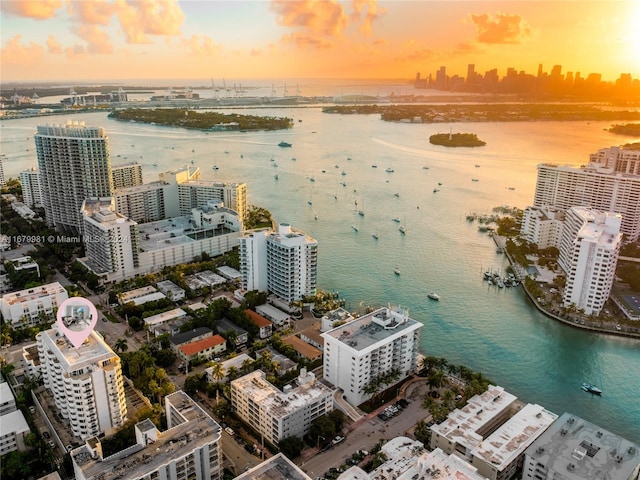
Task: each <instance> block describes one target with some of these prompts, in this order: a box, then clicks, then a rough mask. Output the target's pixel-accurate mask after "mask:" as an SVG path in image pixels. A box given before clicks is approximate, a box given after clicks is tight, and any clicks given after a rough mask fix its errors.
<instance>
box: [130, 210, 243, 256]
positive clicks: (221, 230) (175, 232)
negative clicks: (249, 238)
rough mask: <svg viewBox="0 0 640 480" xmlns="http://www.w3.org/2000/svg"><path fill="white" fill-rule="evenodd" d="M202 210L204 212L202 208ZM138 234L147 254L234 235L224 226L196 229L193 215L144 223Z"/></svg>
mask: <svg viewBox="0 0 640 480" xmlns="http://www.w3.org/2000/svg"><path fill="white" fill-rule="evenodd" d="M201 210H203V211H204V209H202V208H201ZM217 211H218V212H221V213H224V212H226V211H228V212H230V213H234V214H235V212H233V210H228V209H222V208H220V209H218V210H217ZM138 232H139V235H140V248H141V249H142V250H143V251H145V252H147V251H151V250H160V249H163V248H167V247H170V246H172V245H180V244H186V243H192V242H195V241H197V240H201V239H205V238H211V237H218V236H220V235H226V234H229V233H234V232H233V231H232V230H230V229H228V228H226V227H225V226H224V225H223V224H219V225H210V224H207V223H205V224H204V225H203V226H202V227H196V226H195V225H194V223H193V221H192V219H191V215H182V216H179V217H173V218H168V219H165V220H158V221H157V222H149V223H142V224H139V225H138Z"/></svg>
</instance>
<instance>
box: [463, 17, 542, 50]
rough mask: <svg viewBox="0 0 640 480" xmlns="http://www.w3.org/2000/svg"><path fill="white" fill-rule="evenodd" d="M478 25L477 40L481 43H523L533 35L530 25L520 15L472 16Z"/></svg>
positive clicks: (472, 19)
mask: <svg viewBox="0 0 640 480" xmlns="http://www.w3.org/2000/svg"><path fill="white" fill-rule="evenodd" d="M471 21H472V22H473V23H474V24H475V25H476V28H477V35H476V39H477V40H478V42H480V43H521V42H522V41H523V40H526V39H527V38H528V37H530V36H531V35H532V33H533V32H532V30H531V27H530V26H529V24H528V23H527V22H526V21H525V20H524V19H523V18H522V17H521V16H520V15H509V14H506V13H497V14H496V15H495V17H494V16H493V15H491V14H488V13H483V14H481V15H474V14H472V15H471Z"/></svg>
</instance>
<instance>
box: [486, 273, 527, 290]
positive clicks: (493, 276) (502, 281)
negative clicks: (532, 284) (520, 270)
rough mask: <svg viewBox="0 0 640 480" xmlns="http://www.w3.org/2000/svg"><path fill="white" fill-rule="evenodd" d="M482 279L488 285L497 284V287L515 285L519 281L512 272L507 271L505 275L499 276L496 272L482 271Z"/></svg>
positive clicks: (518, 283)
mask: <svg viewBox="0 0 640 480" xmlns="http://www.w3.org/2000/svg"><path fill="white" fill-rule="evenodd" d="M484 279H485V280H486V281H487V284H489V285H497V286H498V288H504V287H517V286H518V285H520V281H519V280H518V279H517V278H516V276H515V275H514V274H513V273H508V274H507V276H506V277H501V276H500V274H498V273H497V272H494V273H491V272H484Z"/></svg>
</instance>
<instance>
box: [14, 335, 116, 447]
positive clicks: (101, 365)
mask: <svg viewBox="0 0 640 480" xmlns="http://www.w3.org/2000/svg"><path fill="white" fill-rule="evenodd" d="M36 340H37V346H38V354H37V357H38V358H37V359H36V358H32V357H30V358H27V357H25V358H24V360H25V363H26V364H27V367H29V368H28V369H29V371H37V372H39V373H40V375H41V376H42V379H43V380H44V385H45V387H47V388H48V389H49V390H50V391H51V393H52V394H53V398H54V402H55V405H56V407H57V408H58V411H59V412H60V414H61V415H62V417H63V418H65V419H66V420H68V422H69V424H70V426H71V431H72V432H73V434H74V435H75V436H76V437H79V438H81V439H83V440H84V439H87V438H89V437H93V436H97V435H100V434H103V433H104V434H106V435H109V434H111V433H113V432H114V431H115V430H116V429H118V428H120V427H121V426H122V425H123V424H124V423H125V422H126V420H127V404H126V401H125V395H124V384H123V378H122V370H121V367H120V357H118V355H116V354H115V353H114V352H113V350H111V348H110V347H109V345H107V344H106V343H105V341H104V339H103V338H102V336H100V334H99V333H97V332H95V331H93V332H91V334H90V335H89V336H88V337H87V339H86V340H85V341H84V342H83V343H82V345H80V347H78V348H75V347H74V346H73V345H72V344H71V343H70V342H69V340H67V338H66V337H65V336H64V335H63V334H62V333H61V332H60V331H59V330H58V327H57V326H56V325H54V326H53V328H51V329H49V330H46V331H43V332H40V333H39V334H38V335H36ZM38 363H39V364H38Z"/></svg>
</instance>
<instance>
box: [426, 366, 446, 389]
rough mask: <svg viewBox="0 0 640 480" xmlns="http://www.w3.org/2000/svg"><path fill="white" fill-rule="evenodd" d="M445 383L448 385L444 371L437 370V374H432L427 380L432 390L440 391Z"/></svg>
mask: <svg viewBox="0 0 640 480" xmlns="http://www.w3.org/2000/svg"><path fill="white" fill-rule="evenodd" d="M445 383H446V379H445V375H444V372H443V371H442V370H436V371H435V372H432V373H430V374H429V377H428V378H427V384H428V385H429V386H430V387H431V388H432V389H438V388H440V387H442V386H443V385H444V384H445Z"/></svg>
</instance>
